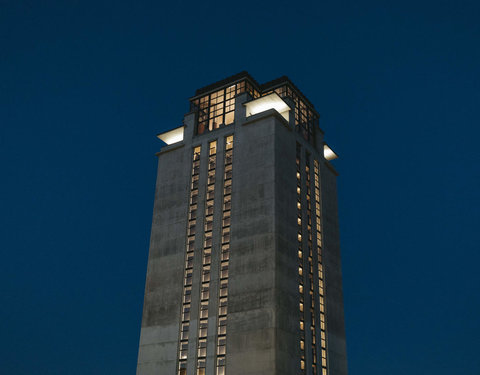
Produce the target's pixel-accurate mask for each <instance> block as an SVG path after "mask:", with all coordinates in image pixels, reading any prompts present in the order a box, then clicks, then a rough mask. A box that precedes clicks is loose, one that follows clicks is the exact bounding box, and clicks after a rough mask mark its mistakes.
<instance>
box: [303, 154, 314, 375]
mask: <svg viewBox="0 0 480 375" xmlns="http://www.w3.org/2000/svg"><path fill="white" fill-rule="evenodd" d="M305 159H306V164H305V181H306V182H305V187H306V192H307V194H306V200H307V235H308V242H307V246H308V285H309V290H308V296H309V299H310V342H311V343H312V374H313V375H316V374H317V345H316V332H315V315H316V314H315V294H314V286H313V243H312V202H311V195H312V190H311V183H310V154H309V153H308V152H307V153H306V154H305Z"/></svg>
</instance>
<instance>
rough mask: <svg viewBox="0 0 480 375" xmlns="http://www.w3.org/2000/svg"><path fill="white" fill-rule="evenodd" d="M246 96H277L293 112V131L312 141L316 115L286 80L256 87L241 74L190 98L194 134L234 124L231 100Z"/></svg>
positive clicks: (289, 81) (250, 77)
mask: <svg viewBox="0 0 480 375" xmlns="http://www.w3.org/2000/svg"><path fill="white" fill-rule="evenodd" d="M244 93H246V95H248V96H249V100H255V99H258V98H260V97H264V96H268V95H271V94H274V93H275V94H277V95H278V96H279V97H280V98H282V99H285V100H286V101H287V102H289V104H290V106H291V108H292V109H293V110H294V113H295V129H296V130H297V132H299V133H301V134H302V136H303V137H304V138H305V140H307V141H310V142H313V140H314V138H315V131H316V129H317V128H318V120H319V117H320V116H319V114H318V112H317V111H316V110H315V108H314V106H313V104H312V103H311V102H310V101H309V100H308V99H307V98H306V97H305V95H303V93H302V92H301V91H300V90H299V89H298V88H297V87H296V86H295V85H294V84H293V82H292V81H291V80H290V79H289V78H288V77H287V76H282V77H280V78H277V79H274V80H272V81H269V82H266V83H263V84H259V83H258V82H257V81H256V80H255V79H254V78H253V77H252V76H251V75H250V74H249V73H248V72H246V71H243V72H240V73H238V74H235V75H233V76H230V77H227V78H225V79H222V80H220V81H218V82H215V83H212V84H210V85H207V86H205V87H202V88H200V89H198V90H196V92H195V96H193V97H192V98H190V111H191V112H194V113H195V114H196V121H195V123H196V131H195V133H196V134H197V135H199V134H204V133H206V132H209V131H212V130H215V129H218V128H219V127H222V126H224V125H230V124H232V123H233V122H234V118H235V115H234V111H235V98H236V97H237V96H239V95H242V94H244Z"/></svg>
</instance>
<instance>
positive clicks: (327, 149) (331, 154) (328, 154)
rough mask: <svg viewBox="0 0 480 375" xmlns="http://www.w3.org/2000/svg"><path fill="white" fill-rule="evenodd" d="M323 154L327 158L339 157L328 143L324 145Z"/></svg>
mask: <svg viewBox="0 0 480 375" xmlns="http://www.w3.org/2000/svg"><path fill="white" fill-rule="evenodd" d="M323 156H324V157H325V159H327V160H333V159H336V158H338V155H337V154H336V153H335V152H334V151H333V150H332V149H331V148H330V147H328V145H327V144H324V145H323Z"/></svg>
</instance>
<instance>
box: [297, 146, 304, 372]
mask: <svg viewBox="0 0 480 375" xmlns="http://www.w3.org/2000/svg"><path fill="white" fill-rule="evenodd" d="M300 159H301V148H300V145H299V144H298V143H297V153H296V163H297V239H298V292H299V297H300V301H299V310H300V370H301V373H302V374H305V311H304V310H305V309H304V303H305V298H304V295H305V293H304V281H303V280H304V275H303V274H304V271H303V247H302V194H301V193H302V178H301V174H300V170H301V169H300Z"/></svg>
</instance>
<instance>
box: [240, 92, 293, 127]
mask: <svg viewBox="0 0 480 375" xmlns="http://www.w3.org/2000/svg"><path fill="white" fill-rule="evenodd" d="M244 105H245V107H246V108H247V117H250V116H253V115H256V114H257V113H261V112H265V111H268V110H269V109H275V110H276V111H277V112H278V113H280V114H281V115H282V117H283V118H284V119H285V120H287V121H288V119H289V112H290V107H289V106H288V104H287V103H285V102H284V101H283V100H282V98H280V96H278V94H277V93H275V92H274V93H271V94H269V95H267V96H262V97H261V98H258V99H255V100H252V101H250V102H247V103H245V104H244Z"/></svg>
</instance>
